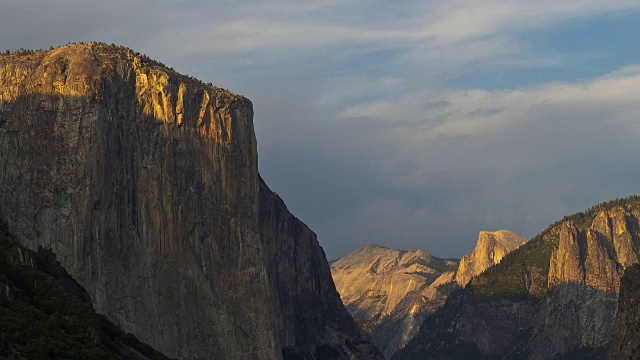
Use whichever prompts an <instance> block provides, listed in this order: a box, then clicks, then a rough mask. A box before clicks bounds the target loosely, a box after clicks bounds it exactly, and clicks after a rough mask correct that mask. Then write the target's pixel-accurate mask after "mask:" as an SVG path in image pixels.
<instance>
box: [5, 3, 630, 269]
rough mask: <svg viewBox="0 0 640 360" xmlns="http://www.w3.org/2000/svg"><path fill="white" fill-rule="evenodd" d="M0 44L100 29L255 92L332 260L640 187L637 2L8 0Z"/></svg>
mask: <svg viewBox="0 0 640 360" xmlns="http://www.w3.org/2000/svg"><path fill="white" fill-rule="evenodd" d="M0 10H1V11H0V50H1V48H2V47H4V48H7V49H18V48H21V47H23V48H48V47H49V46H50V45H54V46H56V45H62V44H65V43H67V42H76V41H92V40H99V41H105V42H108V43H111V42H114V43H117V44H121V45H125V46H129V47H131V48H134V49H135V50H136V51H140V52H143V53H146V54H148V55H149V56H151V57H153V58H156V59H158V60H160V61H162V62H163V63H165V64H168V65H169V66H172V67H173V68H175V69H176V70H178V71H180V72H182V73H185V74H189V75H192V76H196V77H198V78H200V79H201V80H203V81H205V82H213V83H214V84H216V85H217V86H221V87H224V88H228V89H230V90H232V91H234V92H237V93H240V94H243V95H245V96H247V97H248V98H249V99H251V100H252V102H253V103H254V108H255V121H254V123H255V126H256V134H257V138H258V147H259V161H260V165H259V168H260V172H261V173H262V175H263V177H264V178H265V180H266V181H267V183H268V184H269V185H270V187H271V188H272V189H273V190H275V191H276V192H277V193H278V194H280V195H281V196H282V197H283V198H284V200H285V202H286V203H287V205H288V206H289V208H290V210H292V212H294V213H295V214H296V215H297V216H298V217H300V218H301V219H302V220H303V221H305V222H306V223H307V224H309V225H310V227H311V228H312V229H313V230H315V231H316V232H317V234H318V236H319V240H320V242H321V244H322V245H323V246H324V248H325V251H326V252H327V256H328V257H329V258H336V257H339V256H341V255H343V254H344V253H346V252H347V251H350V250H353V249H355V248H358V247H360V246H363V245H366V244H369V243H379V244H382V245H385V246H389V247H396V248H401V249H407V248H414V249H415V248H424V249H427V250H429V251H431V252H432V253H433V254H434V255H436V256H442V257H451V256H461V255H463V254H464V253H467V252H469V251H471V249H472V248H473V246H474V244H475V240H476V237H477V233H478V232H479V231H480V230H497V229H510V230H513V231H516V232H519V233H521V234H522V235H523V236H525V237H532V236H533V235H535V234H536V233H537V232H539V231H541V230H542V229H544V228H545V227H546V226H547V225H548V224H549V223H551V222H553V221H555V220H557V219H558V218H560V217H562V216H563V215H566V214H569V213H573V212H576V211H580V210H583V209H585V208H588V207H589V206H591V205H593V204H596V203H598V202H601V201H606V200H609V199H612V198H616V197H620V196H626V195H629V194H633V193H636V194H637V193H640V189H639V188H640V182H639V181H638V179H639V178H640V156H639V155H638V154H640V151H639V150H640V145H639V144H640V142H639V141H638V140H639V137H640V121H639V120H640V119H639V115H640V47H639V46H638V40H637V39H639V38H640V26H638V18H640V3H639V2H638V1H637V0H634V1H625V0H611V1H602V0H555V1H548V0H539V1H529V0H526V1H525V0H512V1H497V0H494V1H484V0H456V1H452V0H447V1H411V0H410V1H394V2H388V1H387V2H385V1H371V0H369V1H364V0H342V1H334V0H325V1H322V0H321V1H313V2H311V1H279V0H275V1H269V2H265V1H145V0H139V1H123V0H114V1H110V2H97V3H96V4H92V5H88V4H87V3H86V2H83V1H79V0H62V1H59V0H56V1H20V2H13V1H7V0H0Z"/></svg>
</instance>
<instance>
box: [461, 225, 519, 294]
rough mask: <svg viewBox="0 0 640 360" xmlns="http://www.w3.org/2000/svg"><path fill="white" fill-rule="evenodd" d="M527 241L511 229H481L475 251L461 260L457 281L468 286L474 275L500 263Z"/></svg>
mask: <svg viewBox="0 0 640 360" xmlns="http://www.w3.org/2000/svg"><path fill="white" fill-rule="evenodd" d="M526 242H527V239H525V238H523V237H522V236H520V235H518V234H516V233H514V232H513V231H509V230H498V231H494V232H490V231H480V234H479V235H478V242H477V244H476V247H475V249H473V252H472V253H471V254H467V255H465V256H463V257H462V259H461V260H460V266H459V267H458V271H457V272H456V282H457V283H458V284H459V285H460V286H466V285H467V283H469V281H470V280H471V278H472V277H474V276H476V275H478V274H480V273H482V272H483V271H485V270H486V269H488V268H489V267H491V266H493V265H495V264H497V263H499V262H500V260H502V258H503V257H504V256H505V255H506V254H508V253H510V252H511V251H513V250H515V249H517V248H518V247H520V246H522V245H523V244H524V243H526Z"/></svg>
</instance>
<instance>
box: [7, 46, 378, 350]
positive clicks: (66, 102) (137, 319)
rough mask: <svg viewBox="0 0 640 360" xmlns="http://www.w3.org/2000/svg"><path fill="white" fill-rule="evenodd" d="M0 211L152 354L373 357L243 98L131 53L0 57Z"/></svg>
mask: <svg viewBox="0 0 640 360" xmlns="http://www.w3.org/2000/svg"><path fill="white" fill-rule="evenodd" d="M0 218H1V219H3V221H4V222H6V224H7V225H8V228H9V230H10V231H11V232H12V233H13V234H15V236H16V238H17V239H18V241H19V242H20V243H21V244H22V245H23V246H25V247H27V248H30V249H34V250H35V249H38V248H44V249H50V250H51V251H52V252H53V253H55V254H56V255H57V258H58V260H59V261H60V263H61V264H62V266H64V268H66V270H67V271H68V272H69V274H71V276H73V277H74V278H75V279H77V281H78V282H79V283H80V284H81V285H82V286H84V288H85V289H86V290H87V292H88V294H89V296H90V297H91V301H92V303H93V306H94V307H95V309H96V310H97V311H98V312H99V313H101V314H104V315H106V316H107V317H108V318H109V319H110V320H111V321H113V322H114V323H116V324H117V325H118V326H120V327H121V328H122V329H123V330H125V331H127V332H130V333H132V334H134V335H136V336H138V337H139V338H140V339H141V340H143V341H145V342H147V343H149V344H150V345H152V346H154V347H155V348H156V349H158V350H160V351H162V352H163V353H164V354H166V355H168V356H171V357H177V358H181V359H196V358H208V359H279V358H282V356H283V354H284V356H285V357H290V358H295V357H297V356H307V357H309V358H314V357H321V356H325V355H327V356H328V357H329V358H331V357H333V358H340V357H346V356H350V357H352V358H376V357H378V356H379V354H378V353H377V352H376V350H375V348H373V347H372V346H371V345H369V344H367V343H365V342H363V341H362V340H360V338H359V332H358V328H357V326H356V325H355V323H354V321H353V319H352V318H351V317H350V316H349V314H348V313H347V311H346V310H345V309H344V307H343V306H342V304H341V303H340V299H339V295H338V293H337V292H336V290H335V287H334V285H333V282H332V280H331V276H330V271H329V266H328V264H327V262H326V259H325V255H324V252H323V250H322V248H321V247H320V245H319V244H318V241H317V239H316V236H315V234H314V233H313V232H312V231H311V230H309V229H308V228H307V227H306V225H304V224H303V223H302V222H301V221H299V220H298V219H297V218H295V217H294V216H293V215H292V214H291V213H289V212H288V210H287V209H286V207H285V206H284V203H283V202H282V200H281V199H280V198H278V197H277V196H276V195H275V194H274V193H272V192H271V191H270V190H269V188H268V187H267V186H266V184H264V182H263V181H262V180H261V179H260V177H259V174H258V158H257V152H256V139H255V135H254V132H253V108H252V104H251V102H250V101H249V100H247V99H246V98H244V97H242V96H239V95H236V94H234V93H232V92H229V91H226V90H223V89H219V88H216V87H213V86H212V85H210V84H209V85H205V84H203V83H201V82H200V81H197V80H195V79H193V78H190V77H186V76H182V75H180V74H178V73H176V72H175V71H173V70H171V69H168V68H166V67H165V66H163V65H162V64H159V63H157V62H155V61H152V60H150V59H149V58H147V57H145V56H141V55H139V54H137V53H134V52H133V51H131V50H128V49H124V48H120V47H115V46H108V45H105V44H97V43H90V44H75V45H69V46H64V47H60V48H57V49H54V50H51V51H46V52H45V51H39V52H25V53H20V54H11V55H2V56H0Z"/></svg>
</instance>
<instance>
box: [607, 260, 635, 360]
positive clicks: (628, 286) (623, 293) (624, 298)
mask: <svg viewBox="0 0 640 360" xmlns="http://www.w3.org/2000/svg"><path fill="white" fill-rule="evenodd" d="M638 358H640V266H639V265H637V264H636V265H632V266H630V267H628V268H627V269H626V270H625V271H624V275H623V276H622V280H621V281H620V296H619V299H618V312H617V314H616V322H615V332H614V336H613V340H612V341H611V346H610V347H609V352H608V354H607V359H608V360H623V359H624V360H627V359H629V360H630V359H638Z"/></svg>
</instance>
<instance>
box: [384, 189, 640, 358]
mask: <svg viewBox="0 0 640 360" xmlns="http://www.w3.org/2000/svg"><path fill="white" fill-rule="evenodd" d="M639 217H640V197H635V196H633V197H629V198H626V199H618V200H615V201H612V202H609V203H603V204H600V205H597V206H595V207H594V208H592V209H590V210H589V211H587V212H586V213H578V214H574V215H571V216H567V217H565V218H564V219H562V220H560V221H558V222H556V223H555V224H553V225H551V226H550V227H549V228H548V229H547V230H545V231H543V232H542V233H541V234H540V235H538V236H537V237H536V238H534V239H533V240H531V241H529V242H527V243H526V244H525V245H523V246H521V247H520V248H518V249H517V250H515V251H513V252H511V253H510V254H509V255H507V256H505V257H504V258H503V259H502V261H501V262H500V263H499V264H497V265H495V266H493V267H491V268H489V269H487V270H486V271H485V272H483V273H482V274H480V275H478V276H477V277H474V278H473V279H472V280H471V282H470V283H469V284H468V285H467V286H466V287H465V288H464V289H463V290H460V291H457V292H455V293H453V294H452V295H451V296H450V297H449V299H448V300H447V302H446V304H445V305H444V306H443V307H441V308H440V309H439V310H438V311H437V312H436V313H434V314H433V315H432V316H431V317H430V318H428V319H427V320H425V322H424V323H423V324H422V326H421V328H420V331H419V333H418V335H417V336H416V337H415V338H414V339H413V340H412V341H411V342H410V343H409V344H407V346H406V347H405V348H404V349H403V350H402V351H400V352H399V353H397V354H396V356H395V357H394V359H422V358H455V357H460V356H463V357H466V358H529V359H552V358H604V356H605V353H606V350H607V348H608V346H609V343H610V342H611V340H612V336H613V333H614V319H615V314H616V309H617V307H618V291H619V288H620V278H621V276H622V273H623V269H624V268H625V267H627V266H629V265H630V264H633V263H635V262H637V259H638V254H639V249H640V232H639V230H640V221H639V220H638V219H639Z"/></svg>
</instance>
